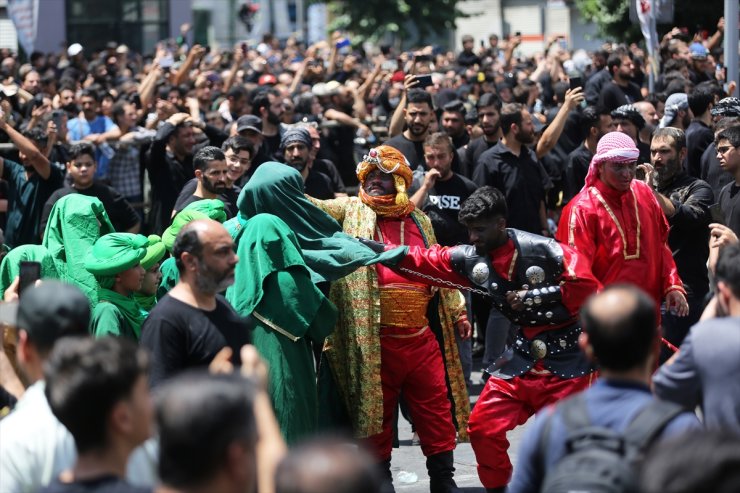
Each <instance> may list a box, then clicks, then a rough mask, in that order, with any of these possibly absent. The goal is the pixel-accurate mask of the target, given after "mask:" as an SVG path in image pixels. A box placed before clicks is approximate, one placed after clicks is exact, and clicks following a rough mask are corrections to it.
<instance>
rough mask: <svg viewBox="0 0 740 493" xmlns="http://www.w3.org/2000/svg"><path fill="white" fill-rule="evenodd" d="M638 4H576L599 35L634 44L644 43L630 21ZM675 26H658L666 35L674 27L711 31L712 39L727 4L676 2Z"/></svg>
mask: <svg viewBox="0 0 740 493" xmlns="http://www.w3.org/2000/svg"><path fill="white" fill-rule="evenodd" d="M632 2H634V0H574V2H573V4H574V5H575V7H576V8H577V9H578V11H579V12H580V14H581V17H582V18H583V20H585V21H587V22H593V23H595V24H596V26H597V27H598V31H599V35H600V36H601V37H603V38H604V39H608V40H613V41H624V42H632V41H639V40H640V39H642V34H640V26H639V24H637V23H634V24H633V23H632V22H631V21H630V18H629V8H630V3H632ZM673 10H674V22H673V23H672V24H670V25H660V24H659V25H658V34H659V35H661V36H662V35H663V34H664V33H666V32H667V31H670V30H671V28H673V27H674V26H680V27H687V28H689V31H690V32H692V33H694V32H697V31H699V30H700V29H707V30H709V34H710V35H711V34H712V33H713V32H714V30H715V29H716V26H717V21H718V20H719V18H720V17H721V16H722V13H723V0H701V1H697V0H674V9H673Z"/></svg>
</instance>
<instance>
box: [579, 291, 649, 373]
mask: <svg viewBox="0 0 740 493" xmlns="http://www.w3.org/2000/svg"><path fill="white" fill-rule="evenodd" d="M581 322H582V325H583V330H584V332H585V333H586V334H588V340H589V344H590V346H591V347H592V349H593V356H594V358H595V359H596V361H597V363H598V364H599V365H600V366H601V367H602V368H604V369H609V370H616V371H624V370H630V369H633V368H637V367H640V366H642V365H644V364H645V362H646V361H647V359H648V357H649V356H650V354H651V353H652V349H653V347H654V343H655V340H656V337H657V336H658V331H657V317H656V307H655V303H654V302H653V300H652V299H651V298H650V297H649V296H648V295H647V294H645V292H644V291H642V290H641V289H639V288H638V287H636V286H630V285H612V286H608V287H607V288H605V289H604V290H603V291H602V292H601V293H599V294H596V295H594V296H592V297H591V298H590V299H589V300H588V302H587V303H586V305H585V306H584V307H583V309H582V310H581Z"/></svg>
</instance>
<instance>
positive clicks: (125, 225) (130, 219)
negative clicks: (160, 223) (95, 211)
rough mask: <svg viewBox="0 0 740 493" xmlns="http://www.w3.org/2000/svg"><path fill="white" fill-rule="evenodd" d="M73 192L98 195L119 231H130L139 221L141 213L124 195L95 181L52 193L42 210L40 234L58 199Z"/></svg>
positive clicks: (89, 195) (91, 195) (42, 233)
mask: <svg viewBox="0 0 740 493" xmlns="http://www.w3.org/2000/svg"><path fill="white" fill-rule="evenodd" d="M72 193H79V194H80V195H87V196H88V197H96V198H98V199H100V201H101V202H102V203H103V207H104V208H105V212H106V213H107V214H108V218H109V219H110V222H111V224H113V228H114V229H115V230H116V231H118V232H125V231H128V230H129V229H131V228H133V227H134V226H136V223H138V222H139V215H138V214H137V213H136V211H135V210H134V208H133V207H132V206H131V204H130V203H129V201H128V200H126V199H125V198H124V197H123V195H121V194H120V193H118V192H117V191H116V190H115V189H114V188H112V187H109V186H108V185H105V184H103V183H98V182H94V183H93V184H92V185H90V186H89V187H88V188H86V189H84V190H78V189H76V188H72V187H64V188H60V189H59V190H57V191H56V192H54V193H53V194H51V197H49V200H47V201H46V203H45V204H44V210H43V211H42V212H41V227H40V228H39V229H40V233H41V234H40V236H43V235H44V230H45V229H46V223H47V221H48V220H49V214H51V209H52V208H53V207H54V204H56V203H57V200H59V199H61V198H62V197H66V196H67V195H69V194H72Z"/></svg>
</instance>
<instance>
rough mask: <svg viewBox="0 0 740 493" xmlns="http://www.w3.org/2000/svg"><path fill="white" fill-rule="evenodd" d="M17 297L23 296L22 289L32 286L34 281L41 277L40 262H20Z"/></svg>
mask: <svg viewBox="0 0 740 493" xmlns="http://www.w3.org/2000/svg"><path fill="white" fill-rule="evenodd" d="M18 277H19V281H18V297H19V298H20V297H21V296H23V291H24V290H25V289H26V288H27V287H29V286H33V285H34V284H35V283H36V281H38V280H39V279H41V263H40V262H28V261H23V262H21V267H20V271H19V273H18Z"/></svg>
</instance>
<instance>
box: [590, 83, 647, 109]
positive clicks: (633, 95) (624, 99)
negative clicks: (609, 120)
mask: <svg viewBox="0 0 740 493" xmlns="http://www.w3.org/2000/svg"><path fill="white" fill-rule="evenodd" d="M637 101H642V93H640V87H639V86H638V85H637V84H635V83H634V82H630V83H628V84H627V87H622V86H620V85H618V84H617V83H616V82H614V83H612V84H605V85H604V87H603V88H602V89H601V95H600V96H599V104H598V106H599V107H601V108H604V109H605V110H607V111H614V110H615V109H617V108H619V107H620V106H622V105H625V104H631V103H635V102H637Z"/></svg>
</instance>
